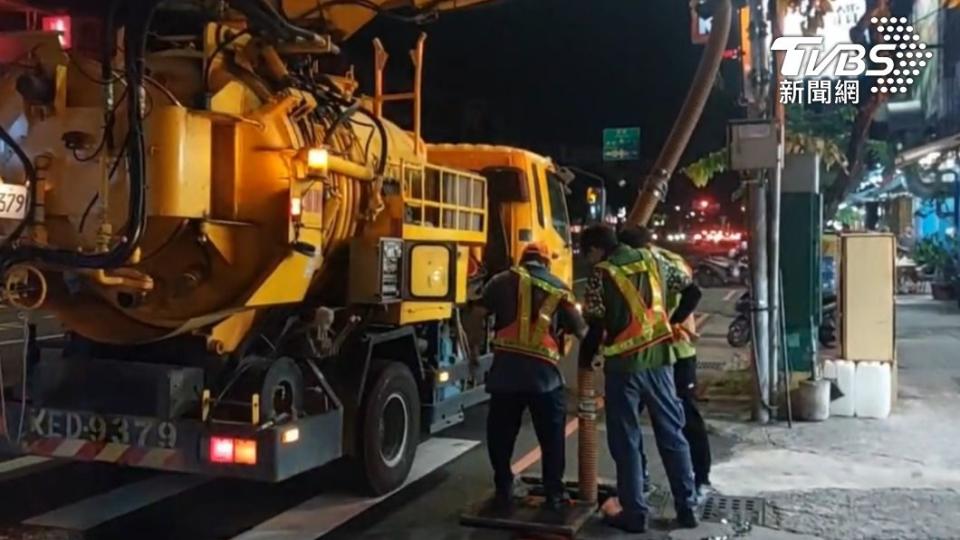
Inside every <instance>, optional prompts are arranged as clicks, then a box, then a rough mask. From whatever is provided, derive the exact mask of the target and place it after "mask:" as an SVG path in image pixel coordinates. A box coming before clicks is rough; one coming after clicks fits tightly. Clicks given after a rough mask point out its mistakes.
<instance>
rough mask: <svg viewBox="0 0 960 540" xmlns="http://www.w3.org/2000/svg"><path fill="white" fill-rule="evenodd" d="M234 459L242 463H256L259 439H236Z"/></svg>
mask: <svg viewBox="0 0 960 540" xmlns="http://www.w3.org/2000/svg"><path fill="white" fill-rule="evenodd" d="M233 460H234V462H235V463H237V464H240V465H256V464H257V441H251V440H247V439H236V440H235V441H234V446H233Z"/></svg>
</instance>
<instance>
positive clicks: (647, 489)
mask: <svg viewBox="0 0 960 540" xmlns="http://www.w3.org/2000/svg"><path fill="white" fill-rule="evenodd" d="M651 493H653V482H651V481H650V473H649V472H647V471H643V496H644V497H648V496H649V495H650V494H651Z"/></svg>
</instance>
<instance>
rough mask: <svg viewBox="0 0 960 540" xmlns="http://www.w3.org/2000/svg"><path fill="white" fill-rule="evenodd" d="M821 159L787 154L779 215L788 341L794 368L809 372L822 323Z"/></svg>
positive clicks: (781, 269)
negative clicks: (819, 191) (818, 328)
mask: <svg viewBox="0 0 960 540" xmlns="http://www.w3.org/2000/svg"><path fill="white" fill-rule="evenodd" d="M819 163H820V160H819V157H818V156H817V155H816V154H800V155H790V156H787V159H786V162H785V163H784V169H783V193H782V195H781V203H780V204H781V216H780V272H781V275H782V276H783V288H782V293H783V315H784V322H783V324H784V330H785V333H784V341H785V343H784V345H785V350H786V352H787V358H788V359H789V360H790V366H791V368H792V369H793V370H794V371H809V370H810V369H811V368H812V366H813V362H814V360H815V359H816V358H817V350H818V346H817V338H818V335H817V327H818V326H819V325H820V323H821V319H822V316H821V306H822V303H821V292H820V291H821V289H822V286H821V282H820V277H821V276H820V268H819V267H820V250H821V246H820V237H821V232H820V224H821V221H822V220H821V217H820V216H821V213H822V212H821V206H822V203H821V198H820V194H819V193H818V189H819V176H820V167H819Z"/></svg>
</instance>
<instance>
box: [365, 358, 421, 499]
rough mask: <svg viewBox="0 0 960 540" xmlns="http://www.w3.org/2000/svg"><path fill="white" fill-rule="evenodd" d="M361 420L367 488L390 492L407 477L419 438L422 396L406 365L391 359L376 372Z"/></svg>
mask: <svg viewBox="0 0 960 540" xmlns="http://www.w3.org/2000/svg"><path fill="white" fill-rule="evenodd" d="M360 422H361V425H360V461H361V465H362V467H363V473H364V478H365V480H366V484H367V488H368V490H369V491H370V492H371V493H372V494H374V495H383V494H385V493H389V492H391V491H393V490H394V489H396V488H398V487H400V485H401V484H403V482H404V480H406V479H407V475H408V474H409V473H410V467H411V466H413V458H414V456H415V455H416V453H417V445H418V444H419V442H420V441H419V438H420V397H419V393H418V391H417V383H416V382H415V381H414V380H413V375H412V374H411V373H410V369H409V368H407V366H405V365H403V364H401V363H400V362H390V363H389V364H386V365H385V366H384V367H383V368H382V369H381V370H380V371H379V372H378V373H377V374H376V375H375V378H374V379H373V383H372V384H371V385H370V387H369V391H368V392H367V395H366V397H365V398H364V400H363V407H362V415H361V417H360Z"/></svg>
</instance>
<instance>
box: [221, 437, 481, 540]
mask: <svg viewBox="0 0 960 540" xmlns="http://www.w3.org/2000/svg"><path fill="white" fill-rule="evenodd" d="M478 444H480V443H479V441H468V440H463V439H446V438H435V439H429V440H427V441H425V442H423V443H422V444H421V445H420V448H418V449H417V457H416V459H414V461H413V468H412V469H411V470H410V476H409V477H408V478H407V481H406V482H405V483H404V484H403V485H402V486H400V488H398V489H397V490H395V491H393V492H391V493H388V494H386V495H383V496H381V497H377V498H374V499H370V498H363V497H357V496H350V495H346V494H342V493H341V494H336V493H330V494H324V495H319V496H317V497H314V498H312V499H310V500H308V501H306V502H304V503H302V504H300V505H298V506H296V507H294V508H292V509H291V510H288V511H287V512H283V513H282V514H278V515H276V516H274V517H273V518H271V519H269V520H267V521H264V522H263V523H261V524H260V525H257V526H256V527H254V528H252V529H250V530H249V531H247V532H245V533H243V534H241V535H239V536H236V537H234V538H233V539H232V540H315V539H317V538H319V537H321V536H323V535H325V534H327V533H329V532H330V531H332V530H334V529H336V528H337V527H339V526H340V525H343V524H344V523H346V522H348V521H350V520H351V519H353V518H355V517H356V516H358V515H360V514H361V513H363V512H364V511H366V510H368V509H370V508H371V507H373V506H375V505H377V504H378V503H380V502H381V501H383V500H384V499H386V498H387V497H390V496H391V495H393V494H394V493H397V492H398V491H400V490H402V489H403V488H405V487H407V486H408V485H410V484H412V483H413V482H416V481H417V480H420V479H421V478H423V477H425V476H427V475H428V474H430V473H431V472H433V471H435V470H437V469H439V468H440V467H442V466H444V465H446V464H447V463H449V462H451V461H453V460H454V459H455V458H457V457H459V456H461V455H463V454H465V453H466V452H467V451H469V450H471V449H472V448H474V447H476V446H477V445H478Z"/></svg>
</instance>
